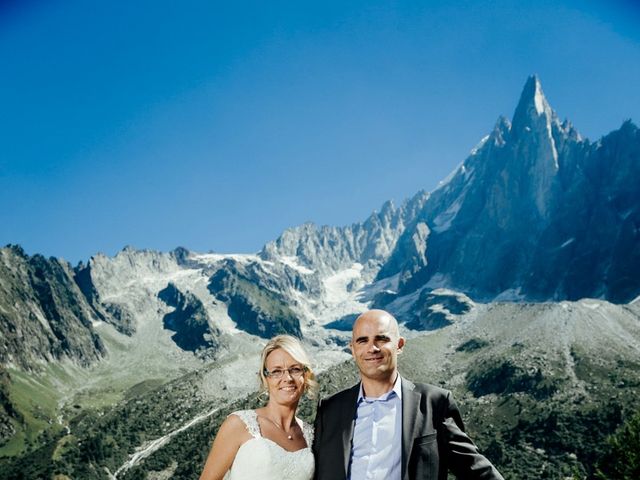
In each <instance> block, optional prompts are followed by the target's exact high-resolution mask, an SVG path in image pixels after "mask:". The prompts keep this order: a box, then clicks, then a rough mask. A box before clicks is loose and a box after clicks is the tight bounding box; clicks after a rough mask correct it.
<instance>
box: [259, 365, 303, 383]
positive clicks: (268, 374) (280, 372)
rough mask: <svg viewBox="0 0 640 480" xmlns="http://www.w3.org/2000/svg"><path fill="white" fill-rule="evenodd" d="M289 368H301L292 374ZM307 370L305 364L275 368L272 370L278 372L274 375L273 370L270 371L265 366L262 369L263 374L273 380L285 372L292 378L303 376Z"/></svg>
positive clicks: (281, 376)
mask: <svg viewBox="0 0 640 480" xmlns="http://www.w3.org/2000/svg"><path fill="white" fill-rule="evenodd" d="M291 370H302V373H300V374H296V375H294V374H293V373H291ZM308 371H309V368H308V367H306V366H304V365H303V366H301V367H290V368H276V369H275V370H274V371H273V372H279V374H276V375H274V374H273V372H270V371H269V370H267V369H266V368H265V369H264V370H263V371H262V373H264V376H265V377H267V378H273V379H274V380H280V379H281V378H283V377H284V374H285V372H286V373H288V374H289V376H290V377H291V378H293V379H299V378H302V377H304V375H305V373H307V372H308Z"/></svg>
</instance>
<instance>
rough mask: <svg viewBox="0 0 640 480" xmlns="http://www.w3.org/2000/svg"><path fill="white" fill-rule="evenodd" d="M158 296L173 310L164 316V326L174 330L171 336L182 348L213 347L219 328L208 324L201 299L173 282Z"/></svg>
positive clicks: (194, 349) (192, 349)
mask: <svg viewBox="0 0 640 480" xmlns="http://www.w3.org/2000/svg"><path fill="white" fill-rule="evenodd" d="M158 298H160V300H162V301H163V302H165V303H166V304H167V305H169V306H171V307H174V311H173V312H170V313H167V314H166V315H165V316H164V319H163V324H164V327H165V328H167V329H169V330H171V331H173V332H175V334H174V335H173V336H172V337H171V338H172V339H173V341H174V342H176V344H177V345H178V346H179V347H180V348H182V349H183V350H189V351H192V352H195V351H196V350H201V349H209V348H213V349H215V348H216V347H217V346H218V341H217V338H218V337H219V336H220V330H219V329H218V328H216V327H213V328H211V327H210V326H209V316H208V315H207V312H206V310H205V309H204V305H203V304H202V301H200V300H199V299H198V297H196V296H195V295H193V294H192V293H190V292H184V293H183V292H181V291H180V290H178V287H176V286H175V285H174V284H173V283H170V284H169V285H167V288H165V289H164V290H161V291H160V292H159V293H158Z"/></svg>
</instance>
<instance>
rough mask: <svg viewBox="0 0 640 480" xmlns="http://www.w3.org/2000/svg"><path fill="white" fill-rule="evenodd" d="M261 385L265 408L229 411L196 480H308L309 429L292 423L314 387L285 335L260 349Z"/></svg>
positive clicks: (301, 355)
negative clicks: (265, 398) (301, 400)
mask: <svg viewBox="0 0 640 480" xmlns="http://www.w3.org/2000/svg"><path fill="white" fill-rule="evenodd" d="M260 380H261V383H262V389H263V390H264V391H265V392H266V393H267V394H268V395H269V401H268V402H267V405H266V406H264V407H262V408H258V409H256V410H241V411H238V412H234V413H232V414H231V415H229V416H228V417H227V419H226V420H225V421H224V422H223V423H222V425H221V426H220V429H219V430H218V434H217V435H216V438H215V440H214V442H213V446H212V447H211V451H210V452H209V456H208V457H207V461H206V463H205V466H204V470H203V472H202V475H200V480H221V479H223V478H224V479H227V480H255V479H261V480H281V479H287V480H311V479H313V472H314V460H313V453H312V452H311V443H312V442H313V427H312V426H311V425H308V424H306V423H304V422H303V421H302V420H300V419H298V418H296V409H297V408H298V402H299V401H300V398H301V397H302V395H303V394H304V393H307V394H308V395H310V396H311V397H313V396H314V395H315V391H316V389H317V383H316V381H315V376H314V374H313V372H312V370H311V365H310V362H309V357H308V356H307V354H306V352H305V351H304V348H302V345H301V344H300V341H299V340H297V339H296V338H294V337H291V336H289V335H278V336H277V337H274V338H272V339H271V340H269V342H268V343H267V345H266V346H265V347H264V349H263V350H262V359H261V368H260Z"/></svg>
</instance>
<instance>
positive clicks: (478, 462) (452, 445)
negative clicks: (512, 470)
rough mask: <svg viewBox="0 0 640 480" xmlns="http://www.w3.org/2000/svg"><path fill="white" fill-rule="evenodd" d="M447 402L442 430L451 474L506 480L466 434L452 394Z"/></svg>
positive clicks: (482, 479) (448, 396) (481, 479)
mask: <svg viewBox="0 0 640 480" xmlns="http://www.w3.org/2000/svg"><path fill="white" fill-rule="evenodd" d="M446 402H447V406H446V413H445V415H444V421H443V423H442V430H443V435H445V440H446V448H447V457H448V458H447V460H448V462H447V463H448V464H449V468H450V470H451V472H452V473H454V474H455V475H456V476H457V477H458V478H464V479H478V480H504V478H503V477H502V475H500V473H499V472H498V470H496V468H495V467H494V466H493V465H492V464H491V462H490V461H489V460H488V459H487V458H486V457H485V456H484V455H482V454H481V453H480V452H479V451H478V447H476V445H475V444H474V443H473V441H472V440H471V439H470V438H469V436H468V435H467V434H466V433H464V425H463V423H462V416H461V415H460V410H458V406H457V405H456V403H455V401H454V400H453V398H452V396H451V393H448V395H447V398H446Z"/></svg>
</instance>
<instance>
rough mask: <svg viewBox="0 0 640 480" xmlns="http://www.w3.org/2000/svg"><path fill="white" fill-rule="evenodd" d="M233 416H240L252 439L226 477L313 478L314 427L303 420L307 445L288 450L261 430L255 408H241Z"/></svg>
mask: <svg viewBox="0 0 640 480" xmlns="http://www.w3.org/2000/svg"><path fill="white" fill-rule="evenodd" d="M231 415H236V416H238V417H239V418H240V419H241V420H242V421H243V422H244V424H245V425H246V427H247V431H248V432H249V433H250V434H251V437H252V438H250V439H249V440H247V441H246V442H244V443H243V444H242V445H240V448H239V449H238V452H237V453H236V458H235V459H234V460H233V465H231V470H229V472H228V473H227V474H226V475H225V477H224V478H225V480H256V479H260V480H285V479H286V480H311V479H312V478H313V471H314V460H313V453H311V448H310V447H311V443H312V442H313V427H312V426H311V425H308V424H306V423H304V422H301V423H302V425H301V426H302V433H303V435H304V439H305V441H306V442H307V447H306V448H301V449H300V450H296V451H295V452H290V451H288V450H285V449H284V448H282V447H281V446H280V445H278V444H277V443H275V442H274V441H272V440H269V439H268V438H265V437H263V436H262V434H261V433H260V425H259V424H258V416H257V414H256V412H255V410H240V411H238V412H233V413H232V414H231Z"/></svg>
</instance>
